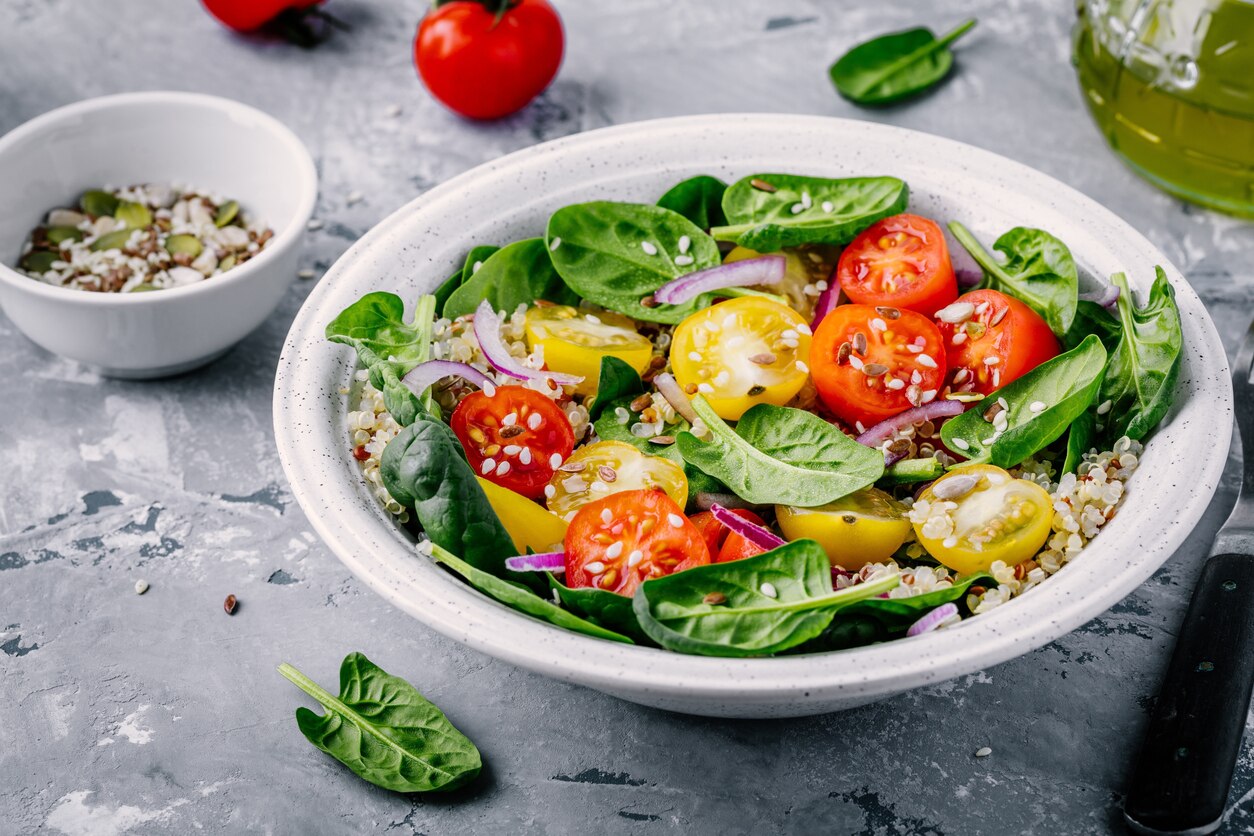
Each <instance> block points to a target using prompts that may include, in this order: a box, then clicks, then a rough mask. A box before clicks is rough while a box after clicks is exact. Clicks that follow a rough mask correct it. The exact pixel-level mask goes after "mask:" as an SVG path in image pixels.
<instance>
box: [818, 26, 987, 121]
mask: <svg viewBox="0 0 1254 836" xmlns="http://www.w3.org/2000/svg"><path fill="white" fill-rule="evenodd" d="M973 26H975V19H974V18H972V19H971V20H968V21H966V22H965V23H963V24H962V25H960V26H959V27H958V28H957V29H955V30H953V31H952V32H950V33H949V34H947V35H945V36H944V37H942V38H940V39H939V40H938V39H937V38H936V36H935V35H933V34H932V30H931V29H925V28H923V27H919V28H916V29H906V30H905V31H902V32H891V33H889V34H887V35H881V36H879V37H878V38H873V39H871V40H869V41H866V42H864V43H860V44H858V45H857V46H855V47H854V48H853V49H851V50H849V51H848V52H846V53H845V54H844V55H842V56H841V57H840V58H839V59H838V60H837V61H836V63H835V64H832V66H831V69H829V70H828V74H829V75H830V76H831V78H832V84H833V85H835V87H836V91H837V92H838V93H840V95H842V96H844V97H845V98H846V99H848V100H849V101H851V102H853V103H854V104H860V105H885V104H891V103H893V102H897V101H901V100H902V99H905V98H908V97H910V96H913V95H915V94H917V93H922V92H923V91H924V90H927V89H929V88H931V87H933V86H935V85H936V84H937V83H939V82H940V81H941V80H942V79H943V78H944V77H945V76H946V75H948V74H949V70H950V68H952V67H953V64H954V54H953V53H952V52H950V51H949V45H950V44H952V43H953V42H954V41H956V40H958V39H959V38H961V37H962V36H963V35H965V34H966V33H967V32H969V31H971V28H972V27H973Z"/></svg>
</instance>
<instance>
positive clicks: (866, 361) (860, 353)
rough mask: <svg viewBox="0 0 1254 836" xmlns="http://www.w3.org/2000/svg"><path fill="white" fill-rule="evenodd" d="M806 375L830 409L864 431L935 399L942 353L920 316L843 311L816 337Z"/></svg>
mask: <svg viewBox="0 0 1254 836" xmlns="http://www.w3.org/2000/svg"><path fill="white" fill-rule="evenodd" d="M810 374H811V376H812V377H813V378H814V385H815V386H816V387H817V388H818V390H819V397H820V398H822V399H823V403H824V404H826V405H827V408H828V409H830V410H831V411H832V412H833V413H835V414H836V416H837V417H839V418H841V419H842V420H844V421H845V422H846V423H848V424H849V425H851V426H855V427H856V426H857V424H859V423H861V424H862V426H863V427H864V428H866V427H870V426H871V425H873V424H877V423H879V422H880V421H883V420H884V419H885V418H888V417H889V416H891V415H896V414H897V413H899V412H904V411H905V410H907V409H909V408H910V407H912V406H919V405H921V404H924V403H928V402H930V401H933V400H935V399H936V397H937V396H938V395H939V394H940V390H941V387H942V385H944V382H945V347H944V343H942V341H941V333H940V331H939V330H937V328H936V326H935V325H933V324H932V320H930V319H928V318H927V317H926V316H924V315H923V314H920V313H915V312H914V311H910V310H905V309H901V308H888V307H884V306H879V307H874V308H873V307H870V306H868V305H841V306H840V307H838V308H836V310H834V311H832V312H831V313H829V314H828V315H827V316H825V317H823V321H822V322H821V323H819V329H818V330H817V331H816V332H814V341H813V342H812V343H811V344H810Z"/></svg>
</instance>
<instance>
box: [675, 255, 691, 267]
mask: <svg viewBox="0 0 1254 836" xmlns="http://www.w3.org/2000/svg"><path fill="white" fill-rule="evenodd" d="M692 261H693V258H692V256H690V255H677V256H675V266H676V267H687V266H688V265H689V264H691V263H692Z"/></svg>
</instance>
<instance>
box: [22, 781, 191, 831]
mask: <svg viewBox="0 0 1254 836" xmlns="http://www.w3.org/2000/svg"><path fill="white" fill-rule="evenodd" d="M92 794H93V792H92V790H75V791H74V792H69V793H66V794H65V795H63V796H61V797H60V798H59V799H57V803H56V805H55V806H54V807H53V808H52V812H50V813H49V814H48V818H46V819H44V825H45V826H46V827H48V828H49V829H51V830H55V831H57V832H58V833H64V834H65V836H121V834H123V833H133V832H138V831H137V828H139V826H140V825H144V824H149V823H153V822H166V821H169V819H170V817H171V815H172V814H173V813H174V810H175V809H176V808H178V807H182V806H183V805H184V804H187V803H188V800H187V799H186V798H180V799H177V800H175V801H173V802H171V803H170V804H167V805H166V806H164V807H158V808H156V809H150V810H145V809H144V808H142V807H135V806H133V805H130V804H119V805H117V806H116V807H112V806H110V805H108V804H106V803H104V802H101V803H100V804H96V805H91V804H88V803H87V798H88V797H89V796H91V795H92Z"/></svg>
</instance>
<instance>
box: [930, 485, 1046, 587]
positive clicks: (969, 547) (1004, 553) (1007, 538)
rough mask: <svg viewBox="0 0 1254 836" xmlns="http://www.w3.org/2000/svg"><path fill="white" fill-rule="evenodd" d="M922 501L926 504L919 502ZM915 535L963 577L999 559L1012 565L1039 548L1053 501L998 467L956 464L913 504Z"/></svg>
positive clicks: (931, 553)
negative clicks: (956, 465)
mask: <svg viewBox="0 0 1254 836" xmlns="http://www.w3.org/2000/svg"><path fill="white" fill-rule="evenodd" d="M924 502H926V503H927V505H926V506H922V503H924ZM912 517H913V518H914V519H919V518H920V517H923V521H922V522H915V523H914V533H915V536H916V537H918V538H919V543H920V544H921V545H922V546H923V548H925V549H927V551H928V554H930V555H932V557H934V558H936V559H937V560H938V561H940V562H941V563H943V564H944V565H945V566H948V567H949V568H950V569H953V570H954V571H956V572H958V573H959V574H962V575H969V574H971V573H972V572H985V571H988V568H989V567H990V566H992V565H993V561H996V560H1000V561H1002V562H1003V563H1005V564H1006V565H1007V566H1015V565H1017V564H1020V563H1022V562H1023V561H1025V560H1027V559H1028V558H1030V557H1032V556H1033V555H1035V554H1036V553H1037V552H1038V551H1040V549H1041V546H1042V545H1044V544H1045V540H1046V538H1048V537H1049V531H1050V527H1051V525H1052V523H1053V520H1054V508H1053V502H1052V500H1051V499H1050V497H1049V494H1048V493H1046V492H1045V489H1044V488H1042V487H1041V486H1040V485H1038V484H1036V483H1035V482H1029V481H1028V480H1026V479H1016V478H1014V477H1013V476H1011V475H1010V474H1009V473H1007V472H1006V471H1004V470H1002V469H1001V468H1000V467H994V466H992V465H988V464H970V465H962V466H960V467H956V468H954V469H953V470H951V471H949V472H948V473H946V474H945V475H944V476H942V477H941V478H939V479H937V480H936V481H935V482H933V483H932V484H931V485H930V486H929V487H928V488H927V490H925V491H924V492H923V493H922V494H921V495H920V496H919V499H918V500H917V501H916V502H915V513H914V514H912Z"/></svg>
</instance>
